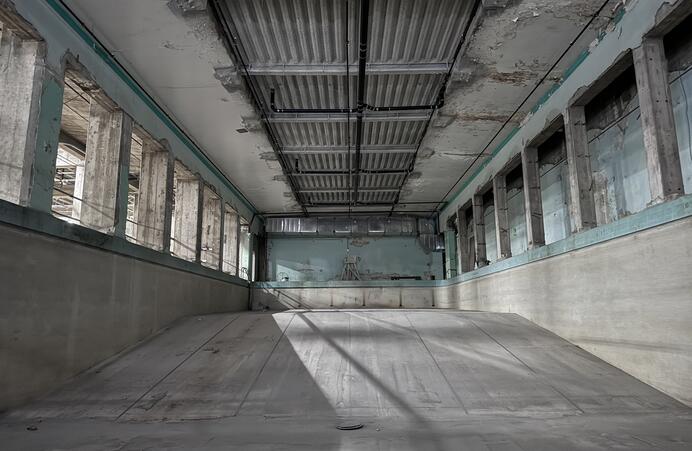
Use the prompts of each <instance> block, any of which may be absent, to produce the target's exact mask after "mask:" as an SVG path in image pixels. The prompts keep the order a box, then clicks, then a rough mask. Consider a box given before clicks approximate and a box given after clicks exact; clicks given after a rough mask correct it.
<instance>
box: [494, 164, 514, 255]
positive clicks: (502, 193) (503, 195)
mask: <svg viewBox="0 0 692 451" xmlns="http://www.w3.org/2000/svg"><path fill="white" fill-rule="evenodd" d="M493 199H494V204H495V236H496V237H497V258H498V260H502V259H503V258H507V257H511V256H512V245H511V241H510V238H509V216H508V214H507V179H506V177H505V176H504V174H502V175H501V174H498V175H496V176H495V177H494V178H493Z"/></svg>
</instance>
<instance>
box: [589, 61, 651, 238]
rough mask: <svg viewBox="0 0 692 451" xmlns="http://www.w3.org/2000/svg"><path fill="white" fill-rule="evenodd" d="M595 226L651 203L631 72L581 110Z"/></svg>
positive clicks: (632, 73)
mask: <svg viewBox="0 0 692 451" xmlns="http://www.w3.org/2000/svg"><path fill="white" fill-rule="evenodd" d="M586 128H587V136H588V139H589V153H590V155H591V169H592V171H593V186H594V189H593V192H594V202H595V205H596V221H597V223H598V225H601V224H608V223H611V222H613V221H616V220H617V219H619V218H623V217H625V216H629V215H631V214H633V213H636V212H638V211H641V210H643V209H644V208H646V206H647V205H648V204H649V203H650V202H651V190H650V188H649V173H648V170H647V161H646V151H645V149H644V135H643V133H642V126H641V119H640V114H639V98H638V96H637V84H636V79H635V74H634V68H629V69H628V70H626V71H625V72H624V73H623V74H622V75H620V76H619V77H618V78H617V79H616V80H615V81H613V83H611V84H610V85H609V86H608V87H607V88H606V89H604V90H603V91H602V92H601V93H600V94H598V95H597V96H596V98H594V100H592V101H591V102H590V103H589V104H588V105H587V106H586Z"/></svg>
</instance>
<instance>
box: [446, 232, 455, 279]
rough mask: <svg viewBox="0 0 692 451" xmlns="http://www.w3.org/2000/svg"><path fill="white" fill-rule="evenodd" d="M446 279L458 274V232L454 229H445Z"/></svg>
mask: <svg viewBox="0 0 692 451" xmlns="http://www.w3.org/2000/svg"><path fill="white" fill-rule="evenodd" d="M444 238H445V271H446V273H445V279H451V278H453V277H456V275H457V248H456V233H454V230H449V229H448V230H445V232H444Z"/></svg>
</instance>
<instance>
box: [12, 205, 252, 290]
mask: <svg viewBox="0 0 692 451" xmlns="http://www.w3.org/2000/svg"><path fill="white" fill-rule="evenodd" d="M0 223H4V224H6V225H11V226H15V227H21V228H23V229H28V230H31V231H34V232H39V233H43V234H46V235H50V236H54V237H56V238H62V239H65V240H69V241H73V242H76V243H79V244H83V245H85V246H90V247H95V248H99V249H103V250H107V251H110V252H114V253H116V254H120V255H124V256H127V257H132V258H136V259H138V260H143V261H146V262H149V263H154V264H157V265H162V266H166V267H168V268H172V269H177V270H180V271H186V272H189V273H193V274H196V275H199V276H204V277H209V278H212V279H216V280H220V281H222V282H227V283H232V284H234V285H238V286H241V287H248V286H249V282H248V281H246V280H245V279H241V278H240V277H236V276H233V275H230V274H226V273H224V272H221V271H216V270H214V269H211V268H207V267H205V266H202V265H200V264H197V263H194V262H189V261H187V260H182V259H180V258H177V257H174V256H173V255H170V254H166V253H163V252H158V251H155V250H153V249H149V248H147V247H144V246H140V245H138V244H134V243H130V242H129V241H127V240H125V239H122V238H119V237H115V236H112V235H107V234H105V233H101V232H97V231H95V230H92V229H89V228H87V227H83V226H81V225H76V224H71V223H69V222H65V221H62V220H60V219H58V218H56V217H55V216H53V215H50V214H48V213H44V212H42V211H38V210H33V209H30V208H25V207H21V206H19V205H15V204H13V203H10V202H6V201H3V200H0Z"/></svg>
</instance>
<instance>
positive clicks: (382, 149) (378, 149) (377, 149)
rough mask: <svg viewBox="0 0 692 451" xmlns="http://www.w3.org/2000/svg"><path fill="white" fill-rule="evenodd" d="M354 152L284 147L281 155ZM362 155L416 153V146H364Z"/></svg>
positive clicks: (334, 147)
mask: <svg viewBox="0 0 692 451" xmlns="http://www.w3.org/2000/svg"><path fill="white" fill-rule="evenodd" d="M349 151H350V152H353V147H351V149H350V150H349V148H348V146H283V147H282V148H281V153H283V154H286V155H290V154H325V153H339V154H341V153H348V152H349ZM360 151H361V153H414V152H415V151H416V146H415V145H410V144H405V145H397V144H380V145H372V146H362V147H361V149H360Z"/></svg>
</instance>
